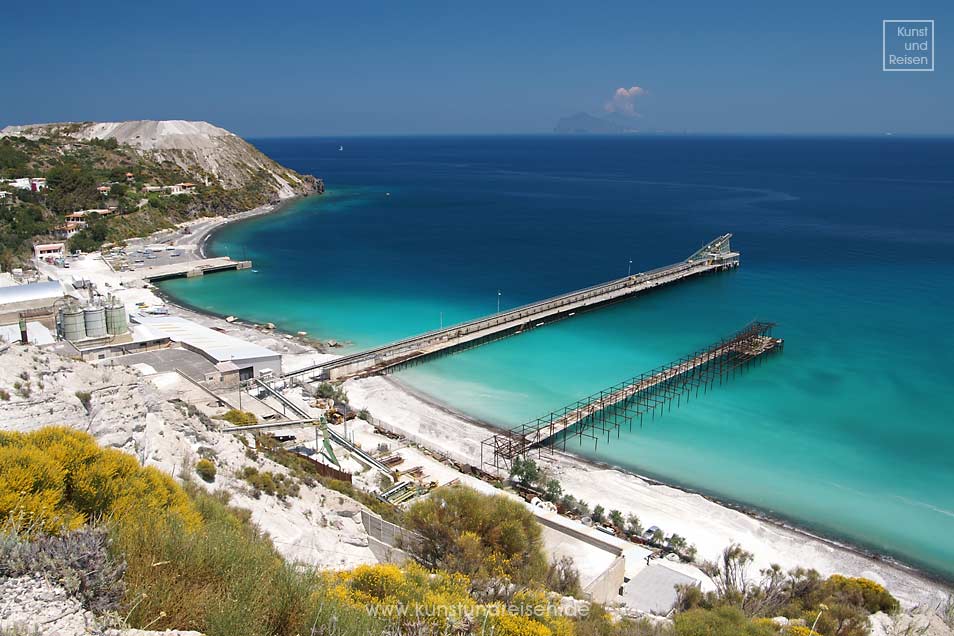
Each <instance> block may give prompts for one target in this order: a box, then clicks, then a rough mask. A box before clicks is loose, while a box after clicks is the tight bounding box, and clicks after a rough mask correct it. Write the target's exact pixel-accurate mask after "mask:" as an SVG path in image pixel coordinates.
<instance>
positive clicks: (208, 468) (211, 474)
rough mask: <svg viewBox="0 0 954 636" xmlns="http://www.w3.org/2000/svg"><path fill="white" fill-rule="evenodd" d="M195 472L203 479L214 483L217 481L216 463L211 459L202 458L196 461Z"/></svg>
mask: <svg viewBox="0 0 954 636" xmlns="http://www.w3.org/2000/svg"><path fill="white" fill-rule="evenodd" d="M195 472H197V473H198V474H199V477H201V478H202V480H203V481H207V482H209V483H212V482H213V481H215V464H213V463H212V460H210V459H204V458H203V459H200V460H199V461H197V462H196V463H195Z"/></svg>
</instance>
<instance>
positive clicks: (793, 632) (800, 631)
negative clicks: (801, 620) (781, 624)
mask: <svg viewBox="0 0 954 636" xmlns="http://www.w3.org/2000/svg"><path fill="white" fill-rule="evenodd" d="M783 633H784V634H785V636H821V634H819V633H818V632H816V631H812V628H810V627H805V626H804V625H790V626H788V627H786V628H785V631H784V632H783Z"/></svg>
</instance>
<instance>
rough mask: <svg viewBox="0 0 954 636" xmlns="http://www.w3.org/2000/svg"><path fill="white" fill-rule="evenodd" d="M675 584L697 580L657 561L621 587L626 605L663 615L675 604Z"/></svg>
mask: <svg viewBox="0 0 954 636" xmlns="http://www.w3.org/2000/svg"><path fill="white" fill-rule="evenodd" d="M677 585H696V586H698V585H699V581H697V580H696V579H694V578H692V577H691V576H689V575H687V574H683V573H681V572H677V571H676V570H675V569H673V568H670V567H669V566H667V565H666V564H665V563H662V562H657V563H652V564H650V565H648V566H647V567H645V568H643V569H642V570H641V571H640V572H639V574H637V575H636V576H634V577H633V578H632V579H631V580H630V581H629V582H628V583H626V586H625V587H624V588H623V602H624V603H625V604H626V606H627V607H631V608H633V609H636V610H639V611H641V612H647V613H652V614H662V615H665V614H667V613H669V610H671V609H672V607H673V605H675V604H676V600H677V598H678V593H677V592H676V586H677Z"/></svg>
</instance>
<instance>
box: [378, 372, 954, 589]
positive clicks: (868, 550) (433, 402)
mask: <svg viewBox="0 0 954 636" xmlns="http://www.w3.org/2000/svg"><path fill="white" fill-rule="evenodd" d="M382 379H383V380H384V381H385V382H387V383H388V384H390V385H392V386H393V387H394V390H395V391H400V392H403V393H406V394H408V395H410V396H412V397H414V398H416V399H418V400H420V401H421V402H424V403H425V404H428V405H429V406H431V407H433V408H435V409H438V410H440V411H443V412H444V413H446V414H447V415H448V416H450V417H453V418H456V419H458V420H460V421H463V422H466V423H468V424H470V425H472V426H475V427H477V428H480V429H482V430H483V431H485V432H486V434H487V435H488V436H490V435H492V434H494V433H500V432H506V431H507V430H508V429H505V428H501V427H499V426H495V425H494V424H491V423H489V422H486V421H483V420H481V419H478V418H476V417H474V416H472V415H469V414H467V413H464V412H463V411H460V410H458V409H456V408H454V407H453V406H451V405H450V404H447V403H446V402H443V401H441V400H440V399H439V398H437V397H434V396H432V395H430V394H428V393H426V392H424V391H422V390H420V389H418V388H416V387H413V386H411V385H409V384H407V383H406V382H402V381H401V380H399V379H397V378H395V377H394V376H393V375H389V376H383V377H382ZM553 455H554V456H556V457H559V458H560V459H562V460H563V461H569V462H574V463H578V464H583V465H586V466H590V467H592V468H596V469H599V470H610V471H614V472H618V473H621V474H623V475H628V476H631V477H635V478H637V479H639V480H641V481H643V482H646V483H647V484H649V485H651V486H662V487H666V488H671V489H673V490H678V491H681V492H683V493H686V494H687V495H695V496H698V497H701V498H703V499H705V500H707V501H709V502H711V503H713V504H715V505H717V506H721V507H723V508H728V509H729V510H734V511H736V512H738V513H740V514H743V515H745V516H747V517H752V518H754V519H757V520H759V521H762V522H764V523H767V524H771V525H773V526H776V527H778V528H779V529H782V530H786V531H789V532H793V533H796V534H799V535H802V536H804V537H805V538H807V539H810V540H814V541H819V542H822V543H825V544H828V545H830V546H831V547H832V548H834V549H837V550H845V551H848V552H851V553H853V554H856V555H857V556H859V557H862V558H866V559H871V560H874V561H878V562H880V563H884V564H886V565H888V566H891V567H895V568H898V569H899V570H902V571H904V572H906V573H908V574H911V575H914V576H918V577H921V578H924V579H926V580H928V581H931V582H932V583H936V584H938V585H941V586H945V587H949V586H952V585H954V578H946V577H945V576H944V575H943V574H940V573H935V572H932V571H930V570H927V569H922V568H921V567H918V566H916V565H912V564H910V563H906V562H905V561H902V560H900V559H898V558H897V557H894V556H892V555H890V554H884V553H882V552H879V551H878V550H877V549H875V548H873V547H867V546H864V545H858V544H856V543H852V542H851V541H850V540H849V539H846V538H844V537H837V536H832V535H828V534H826V533H824V532H822V531H820V530H816V529H814V528H811V527H807V526H805V525H802V524H800V523H798V522H796V521H793V520H791V519H786V518H784V517H780V516H775V515H772V514H771V513H768V512H765V511H764V510H762V509H761V508H757V507H754V506H750V505H747V504H745V503H744V502H740V501H735V500H731V499H722V498H720V497H719V496H717V495H714V494H712V493H707V492H705V491H703V490H697V489H694V488H692V487H691V486H687V485H685V484H680V483H674V482H670V481H666V480H664V479H661V478H659V477H654V476H650V475H646V474H643V473H641V472H637V471H636V470H634V469H632V468H627V467H625V466H619V465H617V464H613V463H610V462H605V461H600V460H598V459H593V458H591V457H586V456H583V455H580V454H577V453H574V452H571V451H563V450H558V449H554V450H553ZM478 468H479V466H478ZM743 547H744V546H743Z"/></svg>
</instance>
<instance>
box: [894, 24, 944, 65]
mask: <svg viewBox="0 0 954 636" xmlns="http://www.w3.org/2000/svg"><path fill="white" fill-rule="evenodd" d="M881 70H882V71H933V70H934V20H882V21H881Z"/></svg>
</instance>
